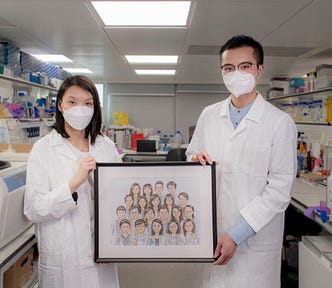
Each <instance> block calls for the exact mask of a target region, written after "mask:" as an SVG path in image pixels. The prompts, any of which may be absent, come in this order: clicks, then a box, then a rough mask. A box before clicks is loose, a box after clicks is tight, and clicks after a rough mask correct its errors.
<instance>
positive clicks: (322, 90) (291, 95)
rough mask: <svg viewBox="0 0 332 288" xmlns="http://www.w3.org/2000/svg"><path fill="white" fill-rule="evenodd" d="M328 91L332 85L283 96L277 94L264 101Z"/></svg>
mask: <svg viewBox="0 0 332 288" xmlns="http://www.w3.org/2000/svg"><path fill="white" fill-rule="evenodd" d="M329 91H332V87H328V88H323V89H318V90H315V91H310V92H303V93H294V94H287V95H283V96H279V97H274V98H269V99H266V101H275V100H282V99H287V98H292V97H301V96H305V95H311V94H318V93H323V92H329Z"/></svg>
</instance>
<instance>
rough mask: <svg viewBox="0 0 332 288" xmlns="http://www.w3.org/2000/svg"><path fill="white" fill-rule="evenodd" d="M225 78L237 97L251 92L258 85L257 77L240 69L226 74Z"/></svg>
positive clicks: (225, 81) (230, 89)
mask: <svg viewBox="0 0 332 288" xmlns="http://www.w3.org/2000/svg"><path fill="white" fill-rule="evenodd" d="M223 80H224V83H225V85H226V87H227V89H228V90H229V91H230V92H231V93H232V94H233V95H234V96H235V97H239V96H241V95H243V94H247V93H249V92H251V91H252V90H253V89H254V88H255V86H256V79H255V77H254V76H253V75H252V74H250V73H246V72H240V71H238V70H235V71H234V72H231V73H228V74H226V75H224V76H223Z"/></svg>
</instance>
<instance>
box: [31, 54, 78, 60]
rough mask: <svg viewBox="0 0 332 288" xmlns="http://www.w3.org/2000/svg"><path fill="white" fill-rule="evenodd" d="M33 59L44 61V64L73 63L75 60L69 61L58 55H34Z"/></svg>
mask: <svg viewBox="0 0 332 288" xmlns="http://www.w3.org/2000/svg"><path fill="white" fill-rule="evenodd" d="M32 56H33V57H35V58H37V59H39V60H42V61H44V62H73V60H71V59H69V58H68V57H66V56H64V55H56V54H33V55H32Z"/></svg>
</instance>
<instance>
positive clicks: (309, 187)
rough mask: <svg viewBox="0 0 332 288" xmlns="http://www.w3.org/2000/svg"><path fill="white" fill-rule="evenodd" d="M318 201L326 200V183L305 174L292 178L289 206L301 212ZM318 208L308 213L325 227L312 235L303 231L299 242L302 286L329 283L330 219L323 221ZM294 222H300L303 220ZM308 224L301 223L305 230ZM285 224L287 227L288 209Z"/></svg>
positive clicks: (331, 278) (331, 257)
mask: <svg viewBox="0 0 332 288" xmlns="http://www.w3.org/2000/svg"><path fill="white" fill-rule="evenodd" d="M321 201H326V186H323V185H321V184H320V183H319V182H316V181H308V180H306V179H304V178H297V179H296V180H295V182H294V185H293V189H292V199H291V207H294V208H295V209H296V210H297V211H299V213H301V214H302V213H305V212H306V210H307V209H308V208H311V207H319V206H320V202H321ZM317 210H318V209H314V208H313V211H312V212H313V213H312V214H311V213H310V214H311V216H312V217H313V219H312V220H313V221H314V222H315V223H317V224H319V225H320V226H321V227H322V228H324V229H325V230H323V232H321V233H319V234H318V235H316V234H315V236H311V235H310V233H308V234H309V235H305V234H304V235H302V238H301V241H300V242H299V244H298V256H299V257H298V263H299V264H298V266H299V268H298V279H299V282H298V283H299V287H301V288H311V287H315V286H325V285H326V284H327V283H332V219H329V220H328V221H326V222H325V223H324V222H323V221H322V219H321V215H320V214H319V212H317ZM330 217H331V216H330ZM307 223H308V224H310V223H309V222H307ZM295 224H297V225H303V224H302V223H295ZM309 226H310V225H308V226H307V227H304V232H306V230H308V232H309V231H310V227H309ZM285 227H287V211H286V224H285ZM317 231H318V230H317Z"/></svg>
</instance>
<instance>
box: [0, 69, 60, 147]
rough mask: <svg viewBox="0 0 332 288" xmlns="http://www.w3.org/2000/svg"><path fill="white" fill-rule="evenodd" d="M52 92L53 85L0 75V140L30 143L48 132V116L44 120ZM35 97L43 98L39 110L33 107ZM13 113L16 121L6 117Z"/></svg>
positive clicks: (52, 99) (55, 91) (51, 101)
mask: <svg viewBox="0 0 332 288" xmlns="http://www.w3.org/2000/svg"><path fill="white" fill-rule="evenodd" d="M19 95H23V96H19ZM56 95H57V89H56V88H53V87H50V86H46V85H40V84H37V83H32V82H29V81H26V80H22V79H18V78H13V77H8V76H4V75H0V104H1V105H0V106H1V107H0V108H1V109H0V118H1V119H0V121H1V123H0V124H1V125H0V130H1V131H0V143H8V142H12V143H33V142H34V141H35V140H37V139H38V138H39V137H40V136H43V135H45V134H46V133H48V131H49V127H50V126H51V125H52V124H53V121H52V119H48V117H49V116H51V115H50V114H49V111H50V108H51V107H52V105H53V106H54V104H55V98H56ZM37 99H43V100H42V102H43V103H44V106H43V107H42V108H41V109H37V108H34V106H33V105H34V104H35V102H36V100H37ZM13 104H17V105H13ZM18 107H22V108H21V109H19V108H18ZM13 109H17V111H15V110H13ZM16 113H17V114H16ZM36 114H39V118H36V116H37V115H36ZM13 115H14V117H15V115H19V120H17V119H16V118H10V117H12V116H13Z"/></svg>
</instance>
